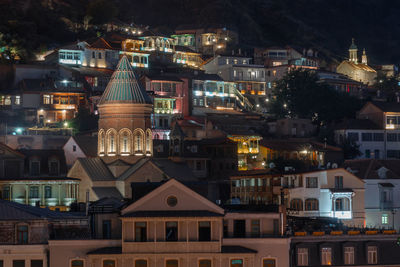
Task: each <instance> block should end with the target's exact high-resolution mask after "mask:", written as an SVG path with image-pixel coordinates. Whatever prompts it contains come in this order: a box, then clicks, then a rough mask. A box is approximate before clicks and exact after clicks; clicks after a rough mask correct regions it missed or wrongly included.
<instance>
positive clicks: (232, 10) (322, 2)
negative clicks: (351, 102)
mask: <svg viewBox="0 0 400 267" xmlns="http://www.w3.org/2000/svg"><path fill="white" fill-rule="evenodd" d="M88 2H90V1H89V0H82V1H78V0H42V1H11V0H0V22H1V24H0V33H4V32H6V33H7V32H10V31H11V32H12V33H14V35H13V36H15V39H16V40H14V41H17V42H19V43H22V45H26V46H27V47H28V48H29V49H28V50H32V49H38V48H40V47H41V46H42V47H45V46H47V47H49V46H51V45H55V44H58V43H63V42H66V41H71V40H74V39H77V38H82V36H81V35H82V33H71V32H68V30H67V27H65V24H64V21H66V19H67V20H69V21H72V22H78V23H82V21H83V18H84V16H85V14H86V6H87V4H88ZM114 3H115V5H116V6H117V7H118V10H119V13H118V15H117V16H118V18H119V19H121V20H123V21H134V22H135V23H137V24H144V25H150V26H152V27H157V28H159V29H160V30H162V31H164V32H165V33H171V32H172V31H173V30H174V28H175V27H176V26H178V25H182V24H194V25H199V26H207V25H214V24H220V25H226V26H227V27H234V28H237V29H238V31H239V33H240V36H241V41H242V44H244V45H246V46H250V47H251V46H262V45H285V44H293V45H301V46H307V47H308V46H312V47H316V48H318V49H320V50H321V51H322V52H323V53H324V54H325V55H327V56H329V57H332V58H335V59H338V60H340V59H342V58H343V57H346V56H347V48H348V46H349V44H350V40H351V38H352V37H354V38H356V43H357V44H358V46H359V48H360V49H362V48H364V47H365V48H366V49H367V53H368V55H369V58H370V59H371V63H375V64H383V63H397V62H399V61H400V50H399V49H396V48H397V47H399V46H400V22H399V20H398V19H397V14H399V12H400V1H395V0H380V1H376V0H169V1H167V0H163V1H160V0H147V1H142V0H141V1H139V0H114ZM10 25H11V26H10Z"/></svg>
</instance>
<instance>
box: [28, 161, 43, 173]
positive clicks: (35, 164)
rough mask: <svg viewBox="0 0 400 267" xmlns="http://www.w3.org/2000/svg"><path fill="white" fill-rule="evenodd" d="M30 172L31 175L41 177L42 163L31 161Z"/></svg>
mask: <svg viewBox="0 0 400 267" xmlns="http://www.w3.org/2000/svg"><path fill="white" fill-rule="evenodd" d="M29 172H30V175H39V174H40V161H31V164H30V169H29Z"/></svg>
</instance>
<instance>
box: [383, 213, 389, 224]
mask: <svg viewBox="0 0 400 267" xmlns="http://www.w3.org/2000/svg"><path fill="white" fill-rule="evenodd" d="M388 223H389V215H387V214H382V224H388Z"/></svg>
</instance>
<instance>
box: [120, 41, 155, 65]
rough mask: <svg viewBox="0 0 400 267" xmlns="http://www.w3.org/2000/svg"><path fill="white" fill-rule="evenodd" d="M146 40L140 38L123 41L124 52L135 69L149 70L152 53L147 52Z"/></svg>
mask: <svg viewBox="0 0 400 267" xmlns="http://www.w3.org/2000/svg"><path fill="white" fill-rule="evenodd" d="M144 44H145V40H143V39H140V38H135V39H133V38H132V39H126V40H123V41H122V43H121V45H122V50H123V51H122V52H121V53H123V54H125V55H126V56H127V57H128V59H129V61H130V62H131V64H132V67H134V68H148V67H149V56H150V53H148V52H145V47H144Z"/></svg>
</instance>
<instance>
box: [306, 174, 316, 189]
mask: <svg viewBox="0 0 400 267" xmlns="http://www.w3.org/2000/svg"><path fill="white" fill-rule="evenodd" d="M306 187H307V188H318V177H306Z"/></svg>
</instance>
